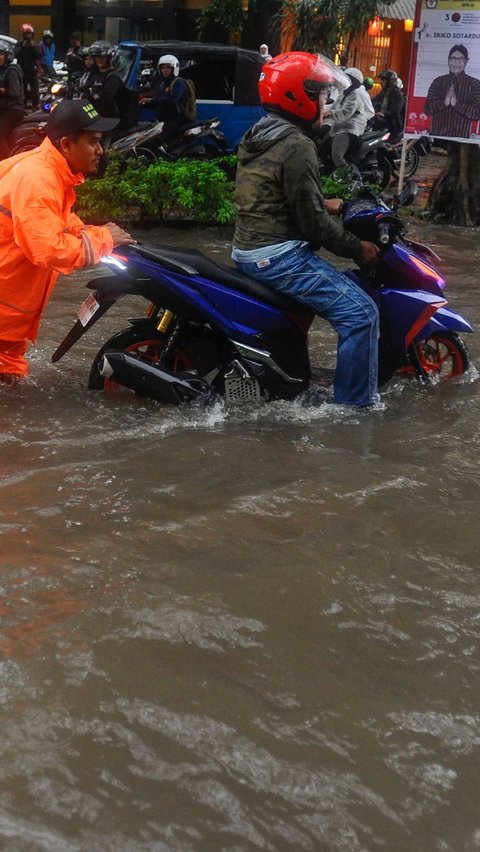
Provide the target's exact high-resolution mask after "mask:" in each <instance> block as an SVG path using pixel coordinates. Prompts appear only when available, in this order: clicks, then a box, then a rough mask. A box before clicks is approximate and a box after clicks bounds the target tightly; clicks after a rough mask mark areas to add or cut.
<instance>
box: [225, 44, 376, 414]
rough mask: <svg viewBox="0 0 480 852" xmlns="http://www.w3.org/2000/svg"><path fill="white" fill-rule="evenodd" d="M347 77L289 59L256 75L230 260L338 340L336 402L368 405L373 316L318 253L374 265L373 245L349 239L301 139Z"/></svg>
mask: <svg viewBox="0 0 480 852" xmlns="http://www.w3.org/2000/svg"><path fill="white" fill-rule="evenodd" d="M344 85H345V77H344V74H343V73H342V72H341V71H340V70H339V69H338V68H337V66H335V65H334V64H333V62H330V61H329V60H328V59H325V58H324V57H322V56H318V55H314V54H310V53H303V52H295V51H294V52H292V53H287V54H280V56H275V57H274V58H273V59H272V61H271V62H269V63H268V64H267V65H264V66H263V69H262V74H261V77H260V81H259V93H260V100H261V101H262V103H263V105H264V107H265V109H266V111H267V114H266V116H264V117H263V118H261V119H260V121H258V122H257V124H256V125H254V127H252V128H251V129H250V130H248V131H247V133H246V134H245V136H244V137H243V139H242V141H241V143H240V146H239V149H238V168H237V179H236V191H235V210H236V221H235V233H234V236H233V251H232V258H233V260H234V261H235V263H236V264H237V266H238V267H239V268H240V269H241V271H242V272H244V273H245V274H246V275H249V276H250V277H252V278H255V279H256V280H258V281H261V282H263V283H264V284H265V285H267V286H268V287H271V288H272V289H273V290H277V291H278V292H281V293H283V294H285V295H288V296H292V297H293V298H294V299H297V300H298V301H299V302H303V303H304V304H305V305H308V306H309V307H310V308H311V309H312V310H313V311H315V312H316V313H317V314H319V315H320V316H322V317H324V318H325V319H326V320H327V321H328V322H329V323H330V324H331V325H332V326H333V328H334V329H335V331H336V332H337V333H338V349H337V368H336V371H335V380H334V399H335V401H336V402H338V403H343V404H346V405H357V406H369V405H372V404H373V403H375V402H376V400H377V373H378V334H379V320H378V311H377V308H376V306H375V304H374V302H373V301H372V299H370V297H369V296H368V295H367V294H366V293H364V291H363V290H362V289H361V288H360V287H359V286H358V285H357V284H355V282H354V281H352V279H350V278H348V277H347V276H346V275H343V274H342V273H341V272H340V271H339V270H337V269H335V267H333V266H331V264H329V263H327V262H326V261H325V260H323V259H322V258H320V257H319V256H318V255H317V254H316V252H317V251H318V250H319V249H320V248H324V249H327V250H328V251H331V252H332V253H333V254H336V255H337V256H338V257H352V258H354V259H355V260H356V261H357V262H358V263H359V264H369V263H377V262H378V259H379V250H378V248H377V246H376V245H375V244H374V243H371V242H369V241H364V240H360V239H358V237H355V236H354V235H353V234H349V233H347V231H345V230H344V229H343V227H342V224H341V222H340V221H338V219H335V217H334V216H333V215H331V214H337V215H338V214H339V213H340V211H341V208H342V202H341V200H340V199H338V198H337V199H330V200H328V201H324V199H323V194H322V182H321V175H320V168H319V164H318V156H317V151H316V148H315V144H314V142H313V141H312V140H311V139H309V138H308V136H307V133H308V132H309V130H310V128H311V127H312V125H314V124H316V123H318V122H320V123H321V121H322V112H323V109H324V106H325V101H326V98H327V93H328V91H329V90H331V88H332V87H340V88H342V87H343V86H344Z"/></svg>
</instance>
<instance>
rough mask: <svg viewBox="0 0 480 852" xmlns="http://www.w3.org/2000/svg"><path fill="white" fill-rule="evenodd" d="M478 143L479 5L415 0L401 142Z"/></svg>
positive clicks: (478, 1)
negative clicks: (426, 138) (425, 138)
mask: <svg viewBox="0 0 480 852" xmlns="http://www.w3.org/2000/svg"><path fill="white" fill-rule="evenodd" d="M416 136H434V137H435V138H439V139H449V140H456V141H458V142H471V143H474V144H476V145H478V144H479V143H480V0H417V7H416V14H415V35H414V42H413V46H412V58H411V65H410V79H409V86H408V94H407V108H406V119H405V137H406V138H414V137H416Z"/></svg>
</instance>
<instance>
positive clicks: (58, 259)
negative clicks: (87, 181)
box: [0, 100, 135, 384]
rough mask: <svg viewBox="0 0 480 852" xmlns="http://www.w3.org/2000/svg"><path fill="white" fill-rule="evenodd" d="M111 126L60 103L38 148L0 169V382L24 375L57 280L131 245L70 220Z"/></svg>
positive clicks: (92, 112) (84, 105)
mask: <svg viewBox="0 0 480 852" xmlns="http://www.w3.org/2000/svg"><path fill="white" fill-rule="evenodd" d="M116 124H117V119H111V118H101V117H100V116H99V114H98V112H97V111H96V109H95V108H94V107H93V106H92V105H91V104H90V103H89V102H88V101H82V100H71V101H63V102H62V103H61V104H59V105H58V107H57V108H56V109H55V110H54V111H53V112H52V113H51V115H50V117H49V119H48V124H47V138H46V139H45V140H44V141H43V142H42V144H41V145H40V147H39V148H36V149H35V150H34V151H28V152H26V153H23V154H17V156H15V157H10V158H9V159H7V160H3V161H2V162H0V382H3V383H8V384H9V383H12V382H16V381H17V380H18V379H19V378H20V377H21V376H25V375H26V374H27V373H28V364H27V361H26V358H25V352H26V350H27V346H28V341H29V340H31V341H32V342H34V341H35V338H36V336H37V330H38V326H39V323H40V319H41V316H42V313H43V310H44V308H45V306H46V304H47V301H48V298H49V296H50V293H51V291H52V288H53V286H54V284H55V281H56V280H57V277H58V275H59V273H63V274H64V275H68V274H69V273H70V272H73V271H74V270H75V269H82V268H84V267H86V266H93V265H94V264H96V263H98V261H99V260H100V258H101V257H103V256H104V255H107V254H109V253H110V252H111V251H112V249H113V247H114V246H117V245H125V244H128V243H133V242H135V240H133V239H132V237H131V236H130V234H127V233H126V231H124V230H123V229H122V228H120V227H119V226H118V225H115V224H114V223H112V222H109V223H108V224H106V225H103V226H102V227H93V226H88V227H87V226H86V225H84V223H83V222H82V221H81V219H79V218H78V216H76V215H75V214H74V213H72V212H71V210H72V206H73V204H74V202H75V191H74V187H75V186H78V185H79V184H81V183H83V180H84V176H85V175H87V174H93V173H94V172H95V171H96V169H97V167H98V163H99V160H100V156H101V154H102V152H103V149H102V145H101V140H102V133H103V132H105V131H111V130H113V128H114V127H115V126H116Z"/></svg>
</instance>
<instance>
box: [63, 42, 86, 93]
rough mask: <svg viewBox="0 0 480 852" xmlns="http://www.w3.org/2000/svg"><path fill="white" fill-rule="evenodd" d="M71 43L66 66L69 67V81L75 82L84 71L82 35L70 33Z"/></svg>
mask: <svg viewBox="0 0 480 852" xmlns="http://www.w3.org/2000/svg"><path fill="white" fill-rule="evenodd" d="M69 42H70V47H69V48H68V50H67V53H66V56H65V65H66V66H67V71H68V79H69V80H73V81H75V80H76V79H77V78H78V77H80V76H81V74H83V71H84V68H83V59H82V54H81V51H82V50H83V48H82V40H81V38H80V33H70V38H69Z"/></svg>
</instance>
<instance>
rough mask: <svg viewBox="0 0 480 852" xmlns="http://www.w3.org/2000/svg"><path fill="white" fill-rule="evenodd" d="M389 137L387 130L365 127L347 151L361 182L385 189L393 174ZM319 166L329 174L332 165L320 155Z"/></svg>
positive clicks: (349, 160)
mask: <svg viewBox="0 0 480 852" xmlns="http://www.w3.org/2000/svg"><path fill="white" fill-rule="evenodd" d="M389 139H390V133H389V131H388V130H385V129H382V130H375V129H373V128H367V130H366V131H365V133H364V134H363V135H362V136H360V137H359V138H358V140H357V142H356V144H355V146H354V147H353V148H350V149H349V151H348V153H347V159H348V162H349V163H350V164H351V165H353V166H355V167H356V168H357V169H358V171H359V172H360V174H361V176H362V180H363V182H364V183H369V184H374V185H376V186H379V187H380V189H386V187H387V186H388V184H389V183H390V179H391V177H392V175H393V164H392V158H391V156H390V155H389V152H388V149H387V144H388V140H389ZM320 168H321V171H322V172H323V173H324V174H331V173H332V171H333V170H334V165H333V163H332V162H331V161H330V162H329V161H328V160H326V159H322V158H321V157H320Z"/></svg>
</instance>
